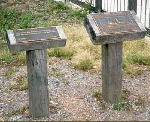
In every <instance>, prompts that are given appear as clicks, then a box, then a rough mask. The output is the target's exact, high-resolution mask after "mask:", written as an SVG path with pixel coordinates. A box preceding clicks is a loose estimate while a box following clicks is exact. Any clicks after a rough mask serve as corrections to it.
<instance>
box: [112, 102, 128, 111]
mask: <svg viewBox="0 0 150 122" xmlns="http://www.w3.org/2000/svg"><path fill="white" fill-rule="evenodd" d="M113 109H114V110H118V111H120V110H130V105H129V103H126V102H118V103H116V104H113Z"/></svg>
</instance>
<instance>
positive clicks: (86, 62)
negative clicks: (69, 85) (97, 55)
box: [77, 58, 93, 71]
mask: <svg viewBox="0 0 150 122" xmlns="http://www.w3.org/2000/svg"><path fill="white" fill-rule="evenodd" d="M77 68H79V69H81V70H83V71H87V70H89V69H92V68H93V62H92V61H91V60H90V59H88V58H87V59H83V60H81V61H80V62H79V64H78V65H77Z"/></svg>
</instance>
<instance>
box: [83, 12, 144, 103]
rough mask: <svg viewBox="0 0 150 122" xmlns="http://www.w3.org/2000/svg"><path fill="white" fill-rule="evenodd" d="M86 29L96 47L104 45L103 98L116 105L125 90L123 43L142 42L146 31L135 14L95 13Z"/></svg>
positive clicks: (88, 19) (90, 16) (87, 23)
mask: <svg viewBox="0 0 150 122" xmlns="http://www.w3.org/2000/svg"><path fill="white" fill-rule="evenodd" d="M85 26H86V29H87V31H88V33H89V36H90V38H91V41H92V43H93V44H94V45H100V44H101V45H102V96H103V98H104V100H105V101H106V102H110V103H117V102H119V101H120V98H121V89H122V45H123V41H127V40H137V39H142V38H144V37H145V35H146V30H145V28H144V26H143V25H142V24H141V22H140V20H139V19H138V18H137V16H136V15H135V13H134V12H131V11H124V12H111V13H108V12H106V13H92V14H89V15H87V17H86V18H85Z"/></svg>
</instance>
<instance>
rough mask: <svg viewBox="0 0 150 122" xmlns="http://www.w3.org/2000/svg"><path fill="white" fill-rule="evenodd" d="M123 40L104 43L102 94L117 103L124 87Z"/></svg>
mask: <svg viewBox="0 0 150 122" xmlns="http://www.w3.org/2000/svg"><path fill="white" fill-rule="evenodd" d="M122 44H123V43H122V42H118V43H115V44H104V45H102V96H103V99H104V100H105V101H106V102H110V103H117V102H119V100H120V98H121V89H122Z"/></svg>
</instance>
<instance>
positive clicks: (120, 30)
mask: <svg viewBox="0 0 150 122" xmlns="http://www.w3.org/2000/svg"><path fill="white" fill-rule="evenodd" d="M85 26H86V28H87V31H88V33H89V35H90V37H91V40H92V42H93V43H94V44H102V43H115V42H119V41H126V40H135V39H141V38H144V37H145V35H146V29H145V27H144V26H143V25H142V23H141V22H140V20H139V19H138V18H137V16H136V15H135V13H134V12H131V11H122V12H110V13H108V12H106V13H92V14H90V15H87V17H86V19H85Z"/></svg>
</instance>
